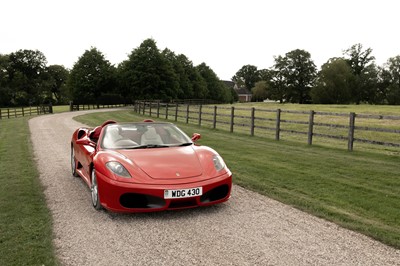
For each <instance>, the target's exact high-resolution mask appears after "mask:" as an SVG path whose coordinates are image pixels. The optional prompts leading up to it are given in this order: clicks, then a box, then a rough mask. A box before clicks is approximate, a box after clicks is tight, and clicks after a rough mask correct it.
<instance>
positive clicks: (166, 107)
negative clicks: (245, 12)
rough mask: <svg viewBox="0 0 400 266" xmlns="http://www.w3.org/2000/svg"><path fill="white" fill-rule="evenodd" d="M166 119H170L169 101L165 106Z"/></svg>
mask: <svg viewBox="0 0 400 266" xmlns="http://www.w3.org/2000/svg"><path fill="white" fill-rule="evenodd" d="M165 119H166V120H168V103H167V105H166V106H165Z"/></svg>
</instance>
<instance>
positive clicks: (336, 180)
mask: <svg viewBox="0 0 400 266" xmlns="http://www.w3.org/2000/svg"><path fill="white" fill-rule="evenodd" d="M144 118H145V117H144V116H138V115H137V114H134V113H133V112H130V111H122V112H109V113H96V114H91V115H85V116H80V117H78V118H77V120H78V121H81V122H83V123H86V124H88V125H92V126H94V125H98V124H100V123H102V122H103V121H105V120H107V119H115V120H117V121H140V120H143V119H144ZM146 118H147V117H146ZM157 120H162V119H157ZM177 124H178V125H179V126H180V127H181V128H182V129H183V130H184V131H185V132H186V133H188V134H189V135H191V134H192V133H193V132H198V133H201V134H202V136H203V137H202V139H201V140H200V141H199V143H200V144H203V145H208V146H211V147H213V148H215V149H216V150H217V151H218V152H219V153H220V154H221V155H222V156H223V157H224V159H225V161H226V163H227V165H228V166H229V168H230V169H231V171H232V172H233V175H234V182H235V183H236V184H239V185H241V186H243V187H246V188H249V189H251V190H254V191H257V192H259V193H261V194H264V195H266V196H268V197H271V198H274V199H277V200H279V201H281V202H284V203H286V204H290V205H293V206H295V207H296V208H299V209H301V210H304V211H306V212H309V213H311V214H313V215H316V216H318V217H322V218H324V219H327V220H330V221H333V222H335V223H337V224H339V225H341V226H343V227H346V228H349V229H352V230H355V231H359V232H361V233H363V234H365V235H368V236H371V237H373V238H375V239H377V240H380V241H382V242H383V243H386V244H388V245H392V246H394V247H396V248H400V227H399V224H400V212H399V210H400V178H399V165H400V158H399V157H398V156H393V155H392V156H390V155H386V154H381V153H372V152H362V151H355V152H348V151H346V150H345V149H335V148H329V147H324V146H318V145H315V146H314V145H313V146H308V145H306V144H301V143H298V142H291V141H285V140H284V141H279V142H278V141H274V140H272V139H268V138H263V137H258V136H255V137H250V136H249V135H247V134H240V133H229V132H227V131H224V130H212V129H210V128H207V127H198V126H195V125H190V124H189V125H188V124H184V123H182V122H178V123H177ZM233 196H234V195H233Z"/></svg>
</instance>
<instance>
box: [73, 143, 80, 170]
mask: <svg viewBox="0 0 400 266" xmlns="http://www.w3.org/2000/svg"><path fill="white" fill-rule="evenodd" d="M71 173H72V175H73V176H75V177H78V176H79V175H78V173H77V172H76V159H75V150H74V145H72V144H71Z"/></svg>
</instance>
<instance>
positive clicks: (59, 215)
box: [29, 110, 400, 266]
mask: <svg viewBox="0 0 400 266" xmlns="http://www.w3.org/2000/svg"><path fill="white" fill-rule="evenodd" d="M99 111H104V110H91V111H80V112H67V113H60V114H52V115H43V116H38V117H35V118H32V119H31V120H30V121H29V126H30V131H31V139H32V143H33V148H34V154H35V159H36V160H37V165H38V169H39V171H40V180H41V182H42V184H43V186H44V188H45V191H44V193H45V196H46V199H47V204H48V207H49V208H50V210H51V214H52V218H53V232H54V245H55V249H56V255H57V257H58V258H59V260H60V262H61V263H62V265H241V266H242V265H400V250H397V249H395V248H392V247H389V246H386V245H384V244H382V243H380V242H378V241H375V240H373V239H371V238H369V237H367V236H364V235H362V234H359V233H356V232H353V231H350V230H347V229H343V228H341V227H339V226H337V225H336V224H333V223H331V222H327V221H325V220H323V219H319V218H317V217H314V216H312V215H309V214H307V213H304V212H302V211H299V210H297V209H295V208H293V207H291V206H287V205H284V204H282V203H280V202H277V201H275V200H272V199H269V198H267V197H265V196H262V195H259V194H257V193H254V192H251V191H248V190H246V189H243V188H241V187H239V186H236V185H234V186H233V190H232V198H231V199H230V200H229V201H228V202H226V203H223V204H220V205H217V206H211V207H207V208H196V209H190V210H183V211H167V212H159V213H147V214H115V213H110V212H107V211H96V210H95V209H94V208H93V207H92V205H91V198H90V191H89V189H88V188H87V186H86V184H84V182H83V181H82V180H81V179H80V178H74V177H72V175H71V171H70V158H69V157H70V140H71V136H72V133H73V131H74V130H75V129H77V128H78V127H80V126H83V125H82V124H80V123H78V122H76V121H74V120H73V119H72V118H73V117H74V116H77V115H82V114H86V113H90V112H99ZM234 174H235V173H233V175H234Z"/></svg>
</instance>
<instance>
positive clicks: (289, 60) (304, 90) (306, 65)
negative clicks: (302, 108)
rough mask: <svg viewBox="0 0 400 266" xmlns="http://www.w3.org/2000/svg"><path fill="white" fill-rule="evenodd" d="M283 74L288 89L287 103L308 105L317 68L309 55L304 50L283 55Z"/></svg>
mask: <svg viewBox="0 0 400 266" xmlns="http://www.w3.org/2000/svg"><path fill="white" fill-rule="evenodd" d="M284 63H285V70H286V71H285V72H284V74H283V76H284V77H285V79H286V86H287V89H288V93H287V101H290V102H292V103H300V104H302V103H308V102H309V101H310V90H311V88H312V86H313V85H314V81H315V78H316V74H317V68H316V66H315V64H314V62H313V61H312V60H311V55H310V53H308V52H306V51H304V50H299V49H297V50H293V51H290V52H289V53H286V55H285V60H284Z"/></svg>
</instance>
